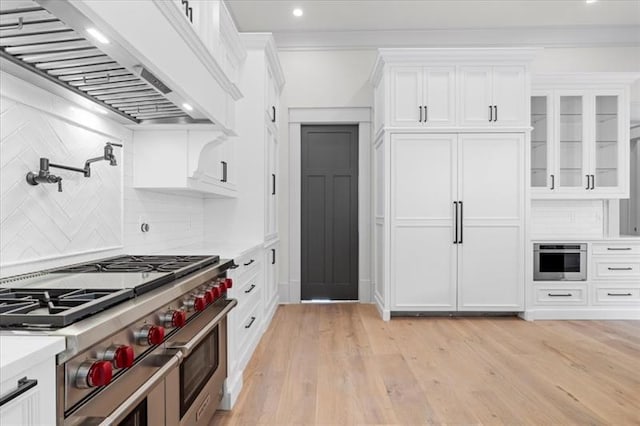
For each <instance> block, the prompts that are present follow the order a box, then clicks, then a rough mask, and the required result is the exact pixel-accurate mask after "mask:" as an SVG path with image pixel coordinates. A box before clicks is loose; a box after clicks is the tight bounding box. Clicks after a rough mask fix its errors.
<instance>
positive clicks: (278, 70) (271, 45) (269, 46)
mask: <svg viewBox="0 0 640 426" xmlns="http://www.w3.org/2000/svg"><path fill="white" fill-rule="evenodd" d="M240 39H241V40H242V43H244V46H245V48H247V49H261V50H262V49H264V51H265V55H266V57H267V62H268V64H269V68H271V74H272V76H273V78H274V79H275V81H276V85H277V87H278V93H280V92H282V88H283V87H284V83H285V79H284V71H283V70H282V65H281V64H280V59H279V57H278V48H277V47H276V42H275V40H274V38H273V34H272V33H240Z"/></svg>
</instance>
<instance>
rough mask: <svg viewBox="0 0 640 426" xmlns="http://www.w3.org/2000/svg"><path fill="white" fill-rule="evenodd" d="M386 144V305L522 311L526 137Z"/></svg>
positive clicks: (404, 138)
mask: <svg viewBox="0 0 640 426" xmlns="http://www.w3.org/2000/svg"><path fill="white" fill-rule="evenodd" d="M390 143H391V149H390V152H391V161H390V168H391V177H390V179H391V182H390V192H391V197H390V204H391V205H390V210H391V218H392V220H391V247H390V258H391V262H390V269H391V282H390V291H391V304H390V310H391V311H456V310H459V311H520V310H522V309H523V307H524V226H523V220H524V217H523V213H524V173H525V167H524V135H522V134H460V135H456V134H394V135H392V136H391V141H390Z"/></svg>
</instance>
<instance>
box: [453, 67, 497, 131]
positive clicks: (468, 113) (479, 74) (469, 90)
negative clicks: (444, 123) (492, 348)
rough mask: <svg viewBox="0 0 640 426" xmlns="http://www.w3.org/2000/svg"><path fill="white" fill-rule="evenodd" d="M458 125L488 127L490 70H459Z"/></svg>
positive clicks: (480, 68) (488, 68)
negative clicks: (459, 98)
mask: <svg viewBox="0 0 640 426" xmlns="http://www.w3.org/2000/svg"><path fill="white" fill-rule="evenodd" d="M460 71H461V73H460V86H461V87H460V90H461V100H460V103H461V104H460V124H461V125H463V126H489V125H491V123H490V122H489V105H491V68H490V67H462V68H461V69H460Z"/></svg>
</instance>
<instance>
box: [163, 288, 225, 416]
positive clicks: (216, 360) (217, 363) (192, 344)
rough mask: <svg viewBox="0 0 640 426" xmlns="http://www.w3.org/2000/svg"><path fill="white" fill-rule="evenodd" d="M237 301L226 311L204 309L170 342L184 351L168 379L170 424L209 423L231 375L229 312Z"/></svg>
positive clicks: (167, 396) (174, 347)
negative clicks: (228, 351) (228, 376)
mask: <svg viewBox="0 0 640 426" xmlns="http://www.w3.org/2000/svg"><path fill="white" fill-rule="evenodd" d="M236 303H237V302H236V301H235V300H233V301H228V302H227V305H226V306H224V309H222V310H209V311H205V312H203V313H202V314H201V315H200V316H199V317H198V318H197V319H196V320H195V321H193V322H192V323H190V324H188V325H187V326H186V327H184V329H182V330H180V332H179V333H177V334H176V335H175V336H173V337H172V338H171V339H170V340H169V341H168V342H167V347H168V348H169V349H172V350H175V351H179V353H180V354H181V357H180V364H179V366H178V368H176V369H175V370H173V371H171V372H170V373H169V374H168V375H167V379H166V400H165V407H166V416H167V418H166V424H167V425H180V426H187V425H188V426H192V425H208V424H209V422H210V421H211V417H212V416H213V414H214V413H215V411H216V409H217V408H218V406H219V405H220V401H221V400H222V397H223V395H224V380H225V378H226V377H227V313H228V312H229V311H230V310H231V309H232V308H233V306H234V305H235V304H236Z"/></svg>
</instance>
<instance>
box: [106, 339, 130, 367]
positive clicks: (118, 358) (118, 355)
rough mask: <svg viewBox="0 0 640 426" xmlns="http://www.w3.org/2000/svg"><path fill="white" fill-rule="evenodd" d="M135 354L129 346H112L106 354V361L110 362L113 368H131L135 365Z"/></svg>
mask: <svg viewBox="0 0 640 426" xmlns="http://www.w3.org/2000/svg"><path fill="white" fill-rule="evenodd" d="M134 358H135V354H134V353H133V347H131V346H128V345H120V346H112V347H110V348H109V349H107V351H106V352H105V354H104V359H105V361H110V362H111V365H112V366H113V368H118V369H120V368H129V367H131V366H132V365H133V360H134Z"/></svg>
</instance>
